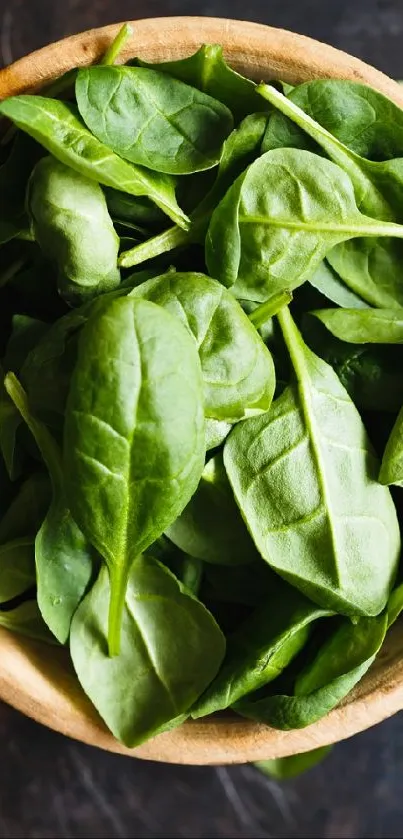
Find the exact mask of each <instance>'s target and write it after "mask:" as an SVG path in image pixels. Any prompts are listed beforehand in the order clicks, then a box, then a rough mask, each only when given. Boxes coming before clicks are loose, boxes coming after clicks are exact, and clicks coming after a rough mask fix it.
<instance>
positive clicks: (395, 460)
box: [379, 409, 403, 486]
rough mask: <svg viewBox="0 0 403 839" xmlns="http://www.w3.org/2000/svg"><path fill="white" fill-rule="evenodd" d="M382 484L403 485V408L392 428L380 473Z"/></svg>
mask: <svg viewBox="0 0 403 839" xmlns="http://www.w3.org/2000/svg"><path fill="white" fill-rule="evenodd" d="M379 480H380V482H381V484H396V485H397V486H403V409H402V410H400V412H399V414H398V416H397V418H396V422H395V424H394V426H393V428H392V431H391V434H390V437H389V440H388V442H387V444H386V448H385V451H384V454H383V458H382V465H381V470H380V473H379Z"/></svg>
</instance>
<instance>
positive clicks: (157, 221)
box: [104, 187, 166, 229]
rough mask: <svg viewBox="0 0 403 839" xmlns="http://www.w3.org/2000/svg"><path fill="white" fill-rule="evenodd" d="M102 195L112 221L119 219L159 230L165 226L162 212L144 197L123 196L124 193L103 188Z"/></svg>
mask: <svg viewBox="0 0 403 839" xmlns="http://www.w3.org/2000/svg"><path fill="white" fill-rule="evenodd" d="M104 193H105V198H106V203H107V205H108V210H109V212H110V214H111V216H112V218H113V219H121V220H122V221H126V222H131V223H132V224H138V225H141V226H142V227H147V228H150V229H154V228H155V227H157V228H161V227H163V226H164V225H165V224H166V217H165V215H164V213H163V212H162V210H160V209H159V207H157V206H156V204H153V203H152V201H150V199H149V198H147V196H146V195H138V196H134V195H125V193H124V192H118V190H117V189H108V188H107V187H104Z"/></svg>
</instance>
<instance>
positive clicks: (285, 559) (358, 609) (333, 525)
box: [224, 309, 400, 615]
mask: <svg viewBox="0 0 403 839" xmlns="http://www.w3.org/2000/svg"><path fill="white" fill-rule="evenodd" d="M278 319H279V321H280V325H281V329H282V332H283V336H284V339H285V342H286V345H287V348H288V352H289V354H290V357H291V361H292V365H293V368H294V372H295V379H296V381H295V383H293V384H292V385H290V386H289V387H288V388H287V389H286V390H285V391H284V393H283V394H282V396H280V397H279V398H278V399H277V400H276V401H275V402H274V403H273V405H272V408H271V410H270V412H269V413H268V414H265V415H263V416H262V417H254V418H252V419H248V420H245V421H244V422H243V423H241V424H238V426H236V427H235V428H234V429H233V430H232V432H231V434H230V436H229V437H228V439H227V440H226V442H225V446H224V464H225V467H226V470H227V474H228V477H229V479H230V482H231V485H232V488H233V490H234V494H235V498H236V500H237V502H238V505H239V507H240V509H241V511H242V515H243V516H244V518H245V521H246V523H247V525H248V528H249V530H250V532H251V534H252V537H253V539H254V542H255V544H256V546H257V548H258V550H259V551H260V553H261V554H262V556H263V558H264V559H265V560H266V561H267V562H268V563H269V564H270V566H271V567H272V568H273V569H274V570H275V571H276V572H277V573H278V574H280V575H281V576H282V577H284V579H286V580H287V581H288V582H290V583H291V584H292V585H294V586H296V588H298V589H300V590H301V591H302V592H303V593H304V594H306V595H307V596H308V597H310V598H311V599H312V600H314V602H316V603H318V604H319V605H321V606H323V607H325V608H333V609H335V610H336V611H338V612H340V613H342V614H347V615H377V614H378V613H379V612H380V611H381V610H382V609H383V608H384V607H385V605H386V602H387V599H388V597H389V593H390V590H391V587H392V584H393V581H394V577H395V574H396V570H397V564H398V561H399V553H400V534H399V526H398V521H397V516H396V510H395V508H394V505H393V501H392V498H391V495H390V493H389V492H387V491H385V489H384V488H383V487H381V486H380V485H379V484H378V483H377V475H378V468H379V467H378V461H377V458H376V456H375V453H374V452H373V450H372V447H371V444H370V442H369V440H368V436H367V433H366V430H365V428H364V425H363V423H362V420H361V417H360V415H359V414H358V412H357V411H356V409H355V407H354V405H353V403H352V402H351V400H350V399H349V397H348V395H347V393H346V391H345V390H344V388H343V386H342V385H341V383H340V381H339V379H338V378H337V376H336V374H335V373H334V372H333V370H332V368H331V367H329V366H328V365H327V364H325V363H324V362H323V361H322V360H321V359H320V358H318V357H317V356H315V355H314V354H313V353H312V352H311V351H310V350H309V349H308V347H306V346H305V344H304V343H303V341H302V339H301V336H300V334H299V332H298V330H297V328H296V326H295V325H294V322H293V320H292V318H291V315H290V314H289V312H288V310H287V309H283V310H282V312H281V313H280V314H279V315H278Z"/></svg>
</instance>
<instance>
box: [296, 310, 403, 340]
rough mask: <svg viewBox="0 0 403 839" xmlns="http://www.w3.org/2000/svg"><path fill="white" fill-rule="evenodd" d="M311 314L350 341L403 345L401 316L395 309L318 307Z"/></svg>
mask: <svg viewBox="0 0 403 839" xmlns="http://www.w3.org/2000/svg"><path fill="white" fill-rule="evenodd" d="M311 314H312V315H315V317H316V318H318V319H319V320H320V321H321V323H323V324H324V325H325V326H326V329H328V330H329V332H331V333H332V335H335V336H336V338H340V340H343V341H348V342H349V343H350V344H403V316H402V317H399V312H398V311H397V310H396V309H366V310H365V311H362V310H360V309H318V310H317V311H315V312H311Z"/></svg>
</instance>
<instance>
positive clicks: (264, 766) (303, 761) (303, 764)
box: [254, 746, 332, 781]
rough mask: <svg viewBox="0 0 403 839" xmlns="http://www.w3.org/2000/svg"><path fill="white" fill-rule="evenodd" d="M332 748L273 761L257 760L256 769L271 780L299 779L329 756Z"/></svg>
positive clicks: (324, 747) (322, 747)
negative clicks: (299, 776)
mask: <svg viewBox="0 0 403 839" xmlns="http://www.w3.org/2000/svg"><path fill="white" fill-rule="evenodd" d="M331 749H332V746H321V747H320V748H318V749H312V751H310V752H301V754H298V755H288V756H287V757H277V758H273V759H272V760H257V761H256V762H255V763H254V766H256V769H259V770H260V772H263V775H268V777H269V778H274V780H275V781H288V780H289V779H290V778H297V777H298V775H302V773H303V772H308V771H309V769H313V768H314V766H317V765H318V764H319V763H322V761H323V760H324V759H325V758H326V757H327V756H328V754H329V752H330V751H331Z"/></svg>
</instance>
